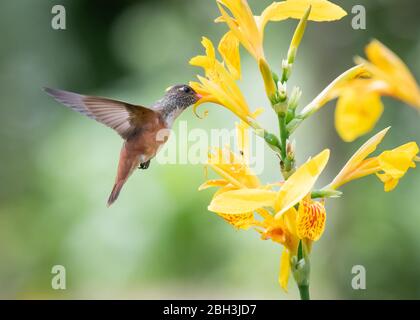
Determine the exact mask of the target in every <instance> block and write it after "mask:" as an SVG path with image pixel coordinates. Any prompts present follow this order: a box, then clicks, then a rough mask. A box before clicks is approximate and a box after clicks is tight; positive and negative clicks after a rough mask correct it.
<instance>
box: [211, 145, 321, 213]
mask: <svg viewBox="0 0 420 320" xmlns="http://www.w3.org/2000/svg"><path fill="white" fill-rule="evenodd" d="M328 158H329V150H324V151H323V152H321V153H320V154H318V155H317V156H315V157H314V158H313V159H311V160H309V161H307V162H306V163H305V164H303V165H302V166H300V167H299V168H298V169H297V170H296V172H295V173H293V174H292V175H291V176H290V178H289V179H288V180H286V182H284V184H283V185H282V186H281V188H280V190H279V191H278V192H275V191H272V190H269V189H262V188H247V189H240V190H232V191H227V192H224V193H222V194H220V195H218V196H216V197H214V198H213V200H212V201H211V203H210V205H209V207H208V209H209V210H210V211H213V212H221V213H223V214H240V213H245V212H250V211H255V210H257V209H259V208H263V207H272V208H273V209H274V211H275V212H276V218H280V217H281V216H282V214H283V213H284V212H286V211H288V210H289V209H290V208H292V207H293V206H294V205H296V204H298V203H299V202H300V201H301V200H302V199H303V198H304V197H305V196H306V195H307V194H308V193H309V192H310V191H311V190H312V188H313V186H314V184H315V182H316V180H317V179H318V177H319V175H320V174H321V172H322V171H323V169H324V168H325V166H326V164H327V162H328Z"/></svg>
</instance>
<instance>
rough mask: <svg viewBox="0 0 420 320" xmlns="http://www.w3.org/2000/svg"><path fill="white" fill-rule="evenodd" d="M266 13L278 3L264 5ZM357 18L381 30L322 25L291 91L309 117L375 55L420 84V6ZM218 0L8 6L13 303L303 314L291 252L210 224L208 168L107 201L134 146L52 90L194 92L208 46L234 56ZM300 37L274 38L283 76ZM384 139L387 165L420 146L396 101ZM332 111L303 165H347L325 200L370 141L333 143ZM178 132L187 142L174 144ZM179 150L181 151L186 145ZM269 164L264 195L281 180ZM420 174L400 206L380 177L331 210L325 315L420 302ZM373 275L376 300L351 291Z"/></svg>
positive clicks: (318, 284) (1, 200)
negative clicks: (55, 25)
mask: <svg viewBox="0 0 420 320" xmlns="http://www.w3.org/2000/svg"><path fill="white" fill-rule="evenodd" d="M249 2H250V4H251V6H252V8H253V9H254V10H255V12H256V13H259V12H261V10H262V9H263V8H264V7H266V6H267V5H268V4H269V3H270V1H266V0H264V1H256V0H250V1H249ZM335 2H336V3H338V4H340V5H341V6H342V7H343V8H344V9H345V10H346V11H347V12H349V13H351V8H352V6H353V5H355V4H360V3H362V4H363V5H365V7H366V9H367V29H366V30H353V29H352V28H351V18H352V15H351V14H350V15H349V16H347V17H345V18H344V19H342V20H341V21H339V22H334V23H322V24H319V23H309V26H308V29H307V33H306V34H305V38H304V41H303V44H302V46H301V48H300V51H299V54H298V60H297V63H296V66H295V69H294V73H293V77H292V80H291V81H292V83H295V84H299V85H300V86H301V87H302V89H303V91H304V96H303V103H306V102H309V101H310V100H311V98H313V97H314V96H315V95H316V94H317V92H319V91H320V90H321V89H323V88H324V87H325V86H326V85H327V84H328V83H329V81H331V80H332V79H333V78H335V76H337V75H338V74H339V73H341V72H342V71H344V70H346V69H347V68H348V67H350V66H352V64H353V62H352V58H353V56H354V55H356V54H357V55H362V54H363V48H364V46H365V45H366V44H367V43H368V41H369V40H370V39H372V38H378V39H379V40H381V41H382V42H383V43H385V44H386V45H388V46H389V47H391V48H392V49H393V50H394V51H395V52H397V53H398V54H399V55H400V56H401V57H402V58H403V60H404V61H405V62H406V63H407V64H408V65H409V66H410V68H411V70H412V71H413V73H414V74H415V76H416V77H417V79H419V78H420V59H418V57H419V56H420V38H419V32H418V31H419V20H418V16H417V13H416V12H418V9H419V3H418V1H416V0H401V1H394V0H371V1H357V0H351V1H349V0H346V1H344V0H342V1H338V0H337V1H335ZM54 4H62V5H64V6H65V8H66V10H67V29H66V30H64V31H57V30H53V29H52V28H51V19H52V17H53V15H52V14H51V8H52V6H53V5H54ZM217 15H218V12H217V7H216V6H215V3H214V1H211V0H209V1H204V0H195V1H187V0H185V1H181V0H165V1H163V0H161V1H151V0H150V1H139V0H138V1H134V0H132V1H128V0H126V1H123V0H120V1H108V2H105V1H99V0H96V1H93V0H90V1H82V0H72V1H64V0H63V1H60V2H59V3H57V2H56V1H30V0H17V1H2V2H1V3H0V35H1V39H2V41H1V43H0V70H1V72H0V105H1V107H0V146H1V151H0V161H1V162H0V163H1V166H0V181H1V184H0V298H12V299H14V298H18V299H21V298H42V299H43V298H55V299H62V298H88V299H95V298H117V299H119V298H128V299H131V298H139V299H154V298H222V299H224V298H250V299H254V298H256V299H292V298H293V299H294V298H297V297H298V293H297V290H296V289H295V288H294V284H293V283H290V292H289V294H285V293H283V292H282V291H281V289H280V288H279V286H278V283H277V276H278V265H279V257H280V252H281V249H280V247H279V246H278V245H276V244H275V243H273V242H269V241H260V240H259V239H258V235H257V233H255V232H244V231H233V230H232V228H231V227H230V226H229V225H227V224H225V223H224V222H223V221H222V220H221V219H219V218H218V217H217V216H215V215H214V214H212V213H210V212H208V211H207V209H206V207H207V204H208V202H209V200H210V199H211V195H212V193H213V190H209V191H204V192H198V191H197V187H198V186H199V184H201V183H202V182H203V181H204V179H205V176H204V172H203V166H202V165H165V166H163V165H158V164H156V163H153V162H152V165H151V167H150V168H149V170H146V171H138V172H135V174H134V175H133V177H132V178H131V179H130V180H129V181H128V183H127V185H126V187H125V189H124V190H123V192H122V195H121V196H120V198H119V200H118V201H117V202H116V204H115V205H114V206H113V207H112V208H110V209H107V208H106V207H105V201H106V199H107V197H108V194H109V192H110V189H111V187H112V184H113V180H114V174H115V171H116V166H117V160H118V154H119V149H120V145H121V141H120V139H119V137H118V136H117V135H116V134H115V133H114V132H112V130H109V129H108V128H106V127H104V126H101V125H98V124H97V123H95V122H92V121H91V120H89V119H85V118H84V117H82V116H80V115H78V114H76V113H74V112H71V111H69V110H67V109H65V108H63V107H61V106H60V105H58V104H57V103H56V102H54V101H53V100H52V99H51V98H49V97H48V96H47V95H45V94H44V93H43V92H42V91H41V87H43V86H52V87H58V88H64V89H68V90H72V91H76V92H82V93H89V94H95V95H102V96H108V97H113V98H116V99H121V100H126V101H132V102H137V103H140V104H144V105H150V104H151V103H153V101H155V100H156V99H158V98H159V97H160V96H161V95H162V93H163V90H164V88H166V87H168V86H169V85H171V84H174V83H182V82H188V81H189V80H192V79H194V77H195V74H196V73H197V72H199V70H198V69H195V68H193V67H190V66H189V65H188V60H189V59H190V58H191V57H192V56H194V55H196V54H198V53H201V52H202V48H201V45H200V38H201V36H202V35H206V36H209V37H210V38H211V39H212V40H213V41H214V42H216V41H218V39H219V38H220V36H221V35H222V34H223V33H224V32H225V30H226V27H225V26H224V25H216V24H213V23H212V21H213V19H214V18H215V17H216V16H217ZM296 24H297V21H296V20H290V21H285V22H282V23H271V24H269V26H268V28H267V29H266V40H265V48H266V52H267V55H268V57H269V60H270V61H271V64H272V65H273V66H274V65H276V67H279V66H280V63H281V58H282V57H283V56H284V55H285V54H286V51H287V47H288V43H289V41H290V38H291V34H292V32H293V29H294V27H295V26H296ZM243 73H244V77H243V82H242V83H241V87H242V88H243V89H244V90H245V92H246V96H247V98H248V102H249V104H250V105H251V106H253V108H255V107H256V106H264V107H267V111H266V112H265V114H264V115H263V116H262V122H263V123H264V125H265V126H266V127H268V128H270V129H272V130H273V131H274V130H275V128H276V120H275V119H274V117H273V114H272V113H271V111H270V110H269V108H268V105H267V103H266V99H265V97H264V95H263V90H262V88H263V85H262V83H261V80H260V77H259V74H258V69H257V67H256V65H255V63H254V61H253V60H252V59H251V58H250V57H249V56H248V55H247V54H246V53H245V52H244V54H243ZM384 103H385V105H386V109H385V113H384V116H383V117H382V119H381V120H380V123H379V124H378V125H377V126H376V128H375V130H374V132H377V131H379V130H380V129H382V128H384V127H386V126H388V125H392V127H393V128H392V130H391V131H390V132H389V134H388V136H387V137H386V139H385V141H384V143H383V145H382V147H381V148H382V149H381V150H383V149H384V148H391V147H395V146H397V145H400V144H403V143H405V142H407V141H412V140H415V141H417V142H419V141H420V131H419V117H418V113H417V112H415V110H414V109H412V108H409V107H407V106H405V105H403V104H402V103H400V102H397V101H395V100H392V99H387V98H385V99H384ZM207 109H209V111H210V115H209V117H208V118H207V119H206V120H199V119H197V118H196V117H194V115H193V114H192V112H191V111H188V112H185V113H184V114H183V115H182V117H181V119H183V120H187V121H188V127H189V128H190V129H192V128H206V129H210V128H232V126H233V121H235V118H234V117H233V116H232V115H231V114H230V113H229V112H227V111H226V110H224V109H222V108H220V107H216V106H207ZM333 109H334V103H330V104H329V105H328V106H326V107H324V108H323V109H322V110H321V111H320V112H319V113H317V114H316V115H315V116H314V117H313V118H311V119H310V120H309V121H307V122H306V123H305V124H304V125H303V126H302V129H301V130H300V131H299V133H298V134H297V135H296V136H295V138H296V140H297V154H298V158H299V160H300V161H304V160H305V159H307V158H308V157H309V156H311V155H314V154H316V153H318V152H319V151H320V150H322V149H323V148H326V147H328V148H330V149H331V150H332V157H331V159H330V162H329V165H328V168H327V170H326V172H325V174H324V175H323V177H322V181H321V182H320V185H322V183H326V182H328V181H330V179H331V178H332V177H334V175H335V174H336V173H337V172H338V170H339V169H340V168H341V166H342V165H343V164H344V163H345V161H346V160H347V159H348V158H349V157H350V156H351V154H352V153H353V152H354V151H355V150H356V149H357V148H358V147H359V146H360V145H361V144H362V143H363V142H364V141H365V140H366V139H367V138H368V137H369V135H368V136H364V137H362V138H360V139H358V140H357V141H355V142H354V143H350V144H346V143H344V142H342V141H341V140H340V139H339V138H338V136H337V134H336V133H335V130H334V127H333V114H334V110H333ZM176 128H177V126H175V130H176ZM170 143H174V141H173V140H171V142H170ZM276 162H277V160H276V158H275V157H273V156H272V154H271V153H267V156H266V165H265V170H264V173H263V175H262V176H263V179H264V180H265V181H267V182H273V181H275V180H277V179H279V172H278V167H277V163H276ZM419 181H420V171H419V170H410V172H409V173H408V174H407V175H406V177H404V179H403V180H402V181H401V183H400V185H399V186H398V187H397V188H396V190H394V191H393V192H391V193H384V192H383V187H382V184H381V183H380V182H379V181H378V179H376V178H375V177H368V178H365V179H362V180H358V181H355V182H353V183H351V184H349V185H347V186H345V187H344V189H343V191H344V192H345V193H344V196H343V198H342V199H340V200H332V201H329V202H328V203H327V210H328V215H327V229H326V232H325V234H324V236H323V238H322V239H321V240H320V241H319V242H318V243H317V244H316V246H315V249H314V253H313V258H312V283H311V286H312V287H311V291H312V296H313V298H327V299H342V298H350V299H372V298H380V299H382V298H385V299H390V298H395V299H401V298H420V233H419V231H418V230H419V226H420V210H419V204H418V203H419V202H418V196H419V194H420V184H419ZM53 265H64V266H65V267H66V271H67V289H66V290H64V291H60V290H53V289H52V288H51V278H52V274H51V268H52V266H53ZM353 265H363V266H365V268H366V270H367V289H366V290H359V291H356V290H353V289H352V287H351V279H352V274H351V269H352V266H353Z"/></svg>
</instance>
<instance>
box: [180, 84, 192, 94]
mask: <svg viewBox="0 0 420 320" xmlns="http://www.w3.org/2000/svg"><path fill="white" fill-rule="evenodd" d="M180 90H181V91H182V92H185V93H191V91H192V90H191V88H190V87H188V86H183V87H181V88H180Z"/></svg>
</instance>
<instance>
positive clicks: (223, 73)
mask: <svg viewBox="0 0 420 320" xmlns="http://www.w3.org/2000/svg"><path fill="white" fill-rule="evenodd" d="M201 43H202V44H203V46H204V48H205V49H206V55H205V56H196V57H194V58H192V59H191V60H190V64H191V65H194V66H198V67H202V68H203V69H204V71H205V75H206V76H205V77H201V76H197V77H198V79H199V80H200V83H198V82H191V83H190V85H191V87H192V88H193V89H194V90H195V91H196V92H197V93H199V94H200V95H201V96H202V98H201V99H200V100H199V101H198V102H197V103H196V104H195V105H194V112H195V111H196V109H197V107H198V106H199V105H201V104H203V103H205V102H213V103H216V104H219V105H221V106H223V107H225V108H227V109H229V110H230V111H232V112H233V113H234V114H236V115H237V116H238V117H239V118H240V119H241V120H243V121H244V122H249V118H252V114H251V113H250V111H249V108H248V105H247V103H246V101H245V98H244V96H243V94H242V92H241V90H240V89H239V87H238V85H237V84H236V82H235V79H236V78H237V77H238V76H240V70H237V69H235V68H236V67H238V61H237V58H236V51H235V50H233V49H232V48H231V44H230V43H231V39H226V38H224V39H222V42H221V44H220V45H219V51H221V52H222V53H221V55H222V56H223V57H224V59H225V62H226V64H227V66H228V68H229V70H230V71H229V70H227V69H226V67H225V66H224V64H223V63H222V62H220V61H218V60H217V59H216V53H215V49H214V46H213V43H212V42H211V41H210V40H209V39H207V38H205V37H203V40H202V42H201ZM232 71H233V74H232Z"/></svg>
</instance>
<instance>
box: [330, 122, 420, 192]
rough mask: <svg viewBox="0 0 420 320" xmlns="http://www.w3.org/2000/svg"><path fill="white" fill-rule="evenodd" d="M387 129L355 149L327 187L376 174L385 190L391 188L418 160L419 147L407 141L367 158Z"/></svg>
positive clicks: (338, 185) (334, 186) (333, 187)
mask: <svg viewBox="0 0 420 320" xmlns="http://www.w3.org/2000/svg"><path fill="white" fill-rule="evenodd" d="M388 130H389V128H386V129H384V130H382V131H380V132H379V133H377V134H376V135H375V136H373V137H372V138H370V139H369V140H368V141H367V142H366V143H365V144H364V145H363V146H362V147H361V148H360V149H359V150H358V151H356V153H355V154H354V155H353V157H351V159H350V160H349V161H348V162H347V163H346V165H345V166H344V167H343V169H342V170H341V171H340V173H339V174H338V175H337V176H336V177H335V178H334V180H333V181H332V182H331V184H330V185H329V188H332V189H337V188H339V187H340V186H342V185H343V184H345V183H347V182H349V181H352V180H355V179H358V178H362V177H364V176H367V175H370V174H376V175H377V176H378V178H379V179H380V180H381V181H382V182H383V183H384V190H385V191H391V190H393V189H394V188H395V187H396V186H397V184H398V181H399V179H401V178H402V177H403V176H404V174H405V173H406V172H407V171H408V169H409V168H414V167H415V163H414V161H416V160H418V158H417V154H418V153H419V147H418V146H417V144H416V143H415V142H409V143H406V144H404V145H402V146H400V147H398V148H395V149H393V150H388V151H384V152H382V153H381V154H380V155H379V156H377V157H372V158H368V156H369V155H370V154H371V153H373V152H374V151H375V150H376V148H377V146H378V145H379V143H381V141H382V139H383V138H384V136H385V134H386V133H387V131H388Z"/></svg>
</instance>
